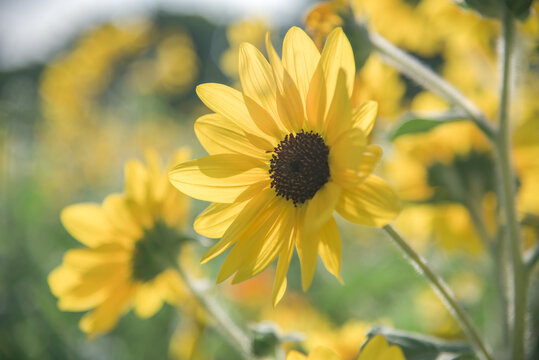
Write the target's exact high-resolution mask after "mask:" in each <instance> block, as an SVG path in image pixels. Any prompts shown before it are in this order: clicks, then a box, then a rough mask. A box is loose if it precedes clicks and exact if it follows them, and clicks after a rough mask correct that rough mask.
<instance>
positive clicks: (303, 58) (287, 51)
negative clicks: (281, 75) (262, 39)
mask: <svg viewBox="0 0 539 360" xmlns="http://www.w3.org/2000/svg"><path fill="white" fill-rule="evenodd" d="M319 59H320V52H319V51H318V49H317V48H316V45H315V44H314V42H313V41H312V40H311V38H310V37H309V36H308V35H307V34H305V32H304V31H303V30H301V29H300V28H298V27H296V26H293V27H292V28H290V30H288V32H287V33H286V35H285V37H284V41H283V66H284V68H285V70H286V71H287V72H288V73H289V74H290V76H291V77H292V79H293V80H294V82H295V83H296V84H297V87H298V90H299V92H300V94H301V98H302V99H305V98H306V97H307V91H308V90H309V84H310V82H311V78H312V76H313V73H314V71H315V69H316V66H317V64H318V60H319Z"/></svg>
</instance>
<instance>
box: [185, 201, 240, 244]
mask: <svg viewBox="0 0 539 360" xmlns="http://www.w3.org/2000/svg"><path fill="white" fill-rule="evenodd" d="M246 204H247V201H244V202H235V203H232V204H217V203H215V204H211V205H210V206H208V207H207V208H206V210H204V211H203V212H202V213H201V214H200V215H198V216H197V218H196V219H195V223H194V224H193V227H194V229H195V231H196V232H197V233H199V234H200V235H204V236H206V237H209V238H220V237H222V236H223V235H224V233H225V231H226V229H228V227H229V226H230V225H231V224H232V222H234V220H236V217H237V216H238V214H239V213H240V212H241V211H242V210H243V208H244V207H245V205H246Z"/></svg>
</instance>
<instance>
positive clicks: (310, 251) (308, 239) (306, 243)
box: [296, 229, 320, 291]
mask: <svg viewBox="0 0 539 360" xmlns="http://www.w3.org/2000/svg"><path fill="white" fill-rule="evenodd" d="M319 240H320V237H319V236H318V234H316V233H311V234H305V231H304V230H303V229H300V236H298V238H297V241H296V249H297V251H298V257H299V262H300V265H301V283H302V285H303V291H306V290H307V289H308V288H309V286H311V282H312V281H313V276H314V272H315V270H316V263H317V260H318V241H319Z"/></svg>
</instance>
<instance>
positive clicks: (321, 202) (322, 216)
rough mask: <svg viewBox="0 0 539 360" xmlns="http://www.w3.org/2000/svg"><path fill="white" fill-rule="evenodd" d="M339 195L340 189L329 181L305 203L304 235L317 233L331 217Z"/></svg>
mask: <svg viewBox="0 0 539 360" xmlns="http://www.w3.org/2000/svg"><path fill="white" fill-rule="evenodd" d="M340 195H341V187H340V186H339V185H337V184H336V183H334V182H332V181H330V182H328V183H326V184H325V185H324V186H323V187H322V188H321V189H319V190H318V191H317V192H316V194H315V195H314V197H313V198H312V199H311V200H309V202H308V203H307V210H306V211H305V225H304V229H305V234H307V235H308V234H311V233H312V232H315V231H318V230H319V229H320V227H322V226H323V225H324V224H325V223H327V222H328V220H329V219H330V218H331V216H332V215H333V210H335V206H336V205H337V201H338V200H339V197H340Z"/></svg>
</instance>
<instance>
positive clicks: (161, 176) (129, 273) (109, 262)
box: [48, 149, 189, 337]
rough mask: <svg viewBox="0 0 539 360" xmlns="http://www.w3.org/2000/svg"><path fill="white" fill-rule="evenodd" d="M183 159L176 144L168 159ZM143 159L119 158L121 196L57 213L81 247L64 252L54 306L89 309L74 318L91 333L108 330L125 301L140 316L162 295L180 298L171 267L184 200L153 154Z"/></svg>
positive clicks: (53, 283) (184, 216)
mask: <svg viewBox="0 0 539 360" xmlns="http://www.w3.org/2000/svg"><path fill="white" fill-rule="evenodd" d="M187 157H188V151H187V150H186V149H183V150H180V151H178V152H177V153H176V155H175V156H174V157H173V159H172V160H171V162H170V164H174V163H176V162H178V161H182V160H186V159H187ZM147 162H148V165H147V166H145V165H144V164H143V163H141V162H140V161H138V160H136V159H133V160H130V161H129V162H128V163H127V164H126V166H125V177H126V179H125V192H124V193H123V194H113V195H109V196H107V197H106V198H105V201H104V202H103V204H102V205H98V204H94V203H81V204H76V205H71V206H68V207H67V208H65V209H64V210H63V211H62V214H61V220H62V223H63V225H64V227H65V228H66V230H67V231H68V232H69V233H70V234H71V235H72V236H73V237H74V238H75V239H77V240H78V241H79V242H80V243H82V244H83V245H85V247H83V248H79V249H73V250H69V251H68V252H67V253H66V254H65V256H64V259H63V263H62V265H61V266H59V267H58V268H56V269H55V270H53V271H52V272H51V274H50V275H49V278H48V281H49V286H50V288H51V290H52V292H53V294H54V295H55V296H57V297H58V307H59V308H60V309H61V310H64V311H86V310H90V309H93V310H92V311H91V312H89V313H88V314H86V315H85V316H84V317H83V318H82V319H81V321H80V327H81V329H82V330H83V331H84V332H86V333H88V334H89V335H90V336H91V337H94V336H97V335H99V334H102V333H105V332H108V331H110V330H111V329H112V328H113V327H114V326H115V325H116V323H117V321H118V319H119V317H120V316H121V315H122V314H123V313H125V312H126V311H128V310H129V308H130V307H133V308H134V309H135V313H136V314H137V315H138V316H140V317H143V318H147V317H150V316H152V315H153V314H154V313H155V312H157V311H158V310H159V309H160V308H161V306H162V304H163V301H166V302H168V303H171V304H179V303H180V302H185V301H187V300H186V297H187V293H186V288H185V287H184V285H183V283H182V280H181V278H180V276H179V275H178V273H177V272H176V271H175V270H173V269H172V268H170V266H171V264H173V262H174V261H176V260H177V256H178V254H179V248H180V245H181V243H182V236H183V235H182V234H183V231H182V230H184V229H185V226H186V221H187V220H188V214H189V203H188V199H187V198H186V197H185V196H183V195H181V194H179V193H178V192H177V191H176V190H175V189H174V188H173V187H172V186H171V185H170V184H169V182H168V179H167V173H166V171H163V169H162V167H161V165H162V164H161V163H160V159H159V156H158V155H157V153H155V152H154V151H151V150H150V151H148V153H147ZM168 168H170V166H169V167H167V169H168Z"/></svg>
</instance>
